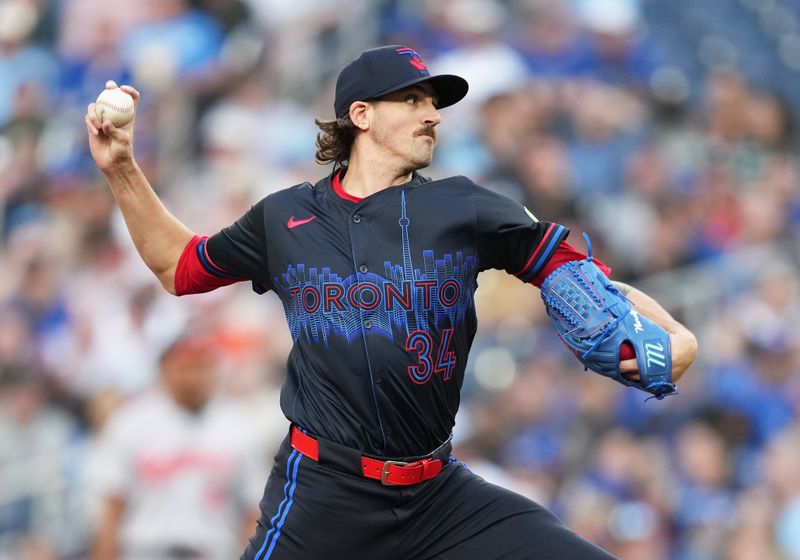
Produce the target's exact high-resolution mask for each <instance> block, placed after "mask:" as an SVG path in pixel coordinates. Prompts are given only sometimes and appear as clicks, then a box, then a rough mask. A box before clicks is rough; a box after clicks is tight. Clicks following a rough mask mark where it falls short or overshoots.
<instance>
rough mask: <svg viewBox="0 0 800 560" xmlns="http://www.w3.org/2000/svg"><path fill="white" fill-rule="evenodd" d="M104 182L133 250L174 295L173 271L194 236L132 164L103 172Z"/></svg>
mask: <svg viewBox="0 0 800 560" xmlns="http://www.w3.org/2000/svg"><path fill="white" fill-rule="evenodd" d="M106 178H107V179H108V183H109V185H110V186H111V192H112V193H113V194H114V198H115V199H116V201H117V205H118V206H119V208H120V211H121V212H122V216H123V217H124V218H125V224H126V225H127V227H128V232H129V233H130V235H131V239H133V243H134V245H135V246H136V250H137V251H138V252H139V255H140V256H141V258H142V260H143V261H144V263H145V264H146V265H147V267H148V268H149V269H150V270H151V271H153V274H155V275H156V276H157V277H158V279H159V281H160V282H161V284H162V286H164V288H165V289H166V290H167V291H168V292H170V293H175V268H176V266H177V264H178V260H179V259H180V256H181V253H182V252H183V249H184V248H185V247H186V244H187V243H189V241H190V240H191V239H192V236H193V235H194V234H193V233H192V231H191V230H190V229H189V228H188V227H186V226H185V225H184V224H183V223H182V222H181V221H180V220H178V219H177V218H176V217H175V216H173V215H172V214H171V213H170V212H169V210H167V208H166V207H165V206H164V204H163V203H162V202H161V201H160V200H159V199H158V197H157V196H156V194H155V192H154V191H153V188H152V187H151V186H150V183H149V181H148V180H147V178H146V177H145V175H144V173H143V172H142V170H141V169H140V168H139V166H138V165H136V162H134V161H131V162H130V163H129V164H124V165H119V166H116V167H115V168H114V169H113V170H108V171H106Z"/></svg>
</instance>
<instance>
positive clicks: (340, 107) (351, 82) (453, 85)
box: [333, 45, 469, 118]
mask: <svg viewBox="0 0 800 560" xmlns="http://www.w3.org/2000/svg"><path fill="white" fill-rule="evenodd" d="M423 82H424V83H427V84H430V85H431V86H432V87H433V91H434V92H436V96H437V97H438V98H439V104H438V107H439V108H440V109H441V108H443V107H448V106H450V105H453V104H454V103H457V102H458V101H461V99H463V98H464V96H465V95H467V90H468V89H469V85H468V84H467V81H466V80H465V79H464V78H462V77H461V76H455V75H452V74H440V75H438V76H431V73H430V72H429V71H428V67H427V66H425V63H424V62H422V59H421V58H420V56H419V54H417V52H416V51H415V50H414V49H410V48H408V47H404V46H402V45H389V46H385V47H378V48H375V49H370V50H368V51H364V52H363V53H361V55H360V56H359V57H358V58H356V59H355V60H354V61H353V62H351V63H350V64H348V65H347V66H345V67H344V68H343V69H342V71H341V72H339V77H338V78H337V80H336V99H335V100H334V102H333V108H334V110H335V111H336V117H337V118H340V117H344V116H345V115H347V114H348V112H349V111H350V105H351V104H352V103H353V102H354V101H367V100H370V99H377V98H379V97H383V96H384V95H387V94H389V93H392V92H393V91H397V90H399V89H403V88H406V87H408V86H413V85H414V84H421V83H423Z"/></svg>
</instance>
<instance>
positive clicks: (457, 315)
mask: <svg viewBox="0 0 800 560" xmlns="http://www.w3.org/2000/svg"><path fill="white" fill-rule="evenodd" d="M397 223H398V225H399V226H400V241H401V249H402V253H403V263H402V265H401V264H394V263H392V262H391V261H390V260H385V261H384V262H383V275H382V276H381V275H378V274H375V273H374V272H367V273H365V274H360V275H359V274H355V273H354V271H353V270H352V269H349V268H348V269H347V270H346V271H345V270H335V269H333V268H332V267H331V266H326V265H324V263H323V264H322V266H307V265H306V264H304V263H298V264H296V265H289V266H288V267H287V269H286V272H283V273H281V274H280V275H278V276H276V277H274V278H273V281H274V284H275V287H276V291H277V293H278V295H280V297H281V300H282V302H283V309H284V312H285V313H286V319H287V321H288V323H289V329H290V331H291V333H292V338H293V339H294V341H295V342H297V341H299V340H304V341H306V342H309V343H315V344H318V343H321V344H324V345H326V346H327V345H328V342H329V341H330V339H331V337H332V336H335V335H338V336H342V337H344V338H345V339H347V340H354V339H355V338H357V337H360V336H361V335H362V332H363V331H364V327H363V325H364V322H365V321H366V320H369V322H370V328H369V330H368V331H367V334H368V335H370V336H371V335H382V336H385V337H386V338H390V339H392V338H394V337H395V335H400V334H401V333H402V334H405V335H408V334H410V333H412V332H414V331H417V330H423V331H426V332H432V331H433V330H436V329H437V328H439V327H449V326H452V325H455V324H456V323H457V322H459V321H461V320H462V319H463V318H464V317H465V316H466V315H467V314H468V313H474V302H473V299H472V297H473V294H474V293H475V288H476V287H477V275H478V272H479V270H480V268H479V266H478V258H477V256H474V255H466V256H465V255H464V254H463V253H462V252H461V251H458V252H456V253H455V255H453V254H450V253H445V254H444V255H441V256H440V257H438V258H437V256H436V255H435V254H434V252H433V251H432V250H430V249H424V250H423V251H422V260H423V263H422V268H414V262H413V260H412V258H411V242H410V237H409V234H408V230H409V227H410V225H411V219H410V218H409V217H408V209H407V206H406V193H405V191H401V195H400V218H399V219H398V221H397ZM340 272H344V273H345V274H344V275H340V274H339V273H340Z"/></svg>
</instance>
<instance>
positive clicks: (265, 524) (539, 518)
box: [242, 438, 614, 560]
mask: <svg viewBox="0 0 800 560" xmlns="http://www.w3.org/2000/svg"><path fill="white" fill-rule="evenodd" d="M357 457H358V456H357V455H356V457H354V458H353V460H354V461H358V458H357ZM343 460H346V459H343V458H342V457H337V458H336V462H335V463H333V464H326V460H325V458H324V457H323V456H322V453H320V462H319V463H318V462H316V461H314V460H313V459H310V458H308V457H306V456H303V455H301V454H300V453H299V452H298V451H296V450H294V449H292V447H291V446H290V444H289V439H288V438H287V439H286V440H285V441H284V442H283V444H282V445H281V448H280V450H279V452H278V454H277V456H276V458H275V465H274V467H273V469H272V473H271V474H270V477H269V480H268V481H267V485H266V489H265V491H264V497H263V499H262V501H261V519H260V520H259V522H258V527H257V531H256V534H255V536H253V538H252V539H251V540H250V544H249V546H248V547H247V550H246V551H245V552H244V554H243V556H242V560H288V559H292V560H297V559H310V560H323V559H326V560H339V559H341V560H358V559H362V558H363V559H365V560H408V559H415V560H426V559H429V560H473V559H474V560H493V559H497V560H500V559H502V560H514V559H530V560H613V559H614V557H613V556H611V555H610V554H608V553H607V552H605V551H603V550H602V549H600V548H598V547H597V546H595V545H593V544H591V543H589V542H588V541H585V540H584V539H582V538H580V537H578V536H577V535H576V534H575V533H573V532H572V531H570V530H569V529H567V528H566V527H565V526H564V525H563V524H562V523H561V522H560V521H559V520H558V519H557V518H556V517H555V516H554V515H553V514H551V513H550V512H548V511H547V510H546V509H544V508H543V507H542V506H540V505H538V504H536V503H535V502H533V501H531V500H529V499H527V498H524V497H522V496H520V495H518V494H515V493H513V492H510V491H508V490H505V489H503V488H500V487H498V486H495V485H492V484H489V483H487V482H486V481H484V480H483V479H482V478H480V477H479V476H477V475H475V474H473V473H472V472H471V471H470V470H469V469H468V468H467V467H466V466H465V465H464V464H463V463H460V462H458V461H455V460H454V459H451V460H450V462H449V463H448V464H447V465H446V466H445V467H444V469H443V470H442V472H441V473H439V475H438V476H437V477H436V478H434V479H432V480H429V481H426V482H422V483H420V484H416V485H413V486H383V485H381V483H380V482H379V481H377V480H372V479H368V478H364V477H362V476H360V475H356V474H351V473H349V472H345V471H343V470H342V469H341V468H340V465H341V463H342V461H343ZM353 472H358V467H357V466H356V467H355V469H354V471H353Z"/></svg>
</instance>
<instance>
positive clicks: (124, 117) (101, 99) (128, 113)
mask: <svg viewBox="0 0 800 560" xmlns="http://www.w3.org/2000/svg"><path fill="white" fill-rule="evenodd" d="M94 112H95V113H96V114H97V118H99V119H100V120H101V121H104V120H105V119H109V120H111V124H113V125H114V126H123V125H125V124H128V123H129V122H131V120H132V119H133V113H134V111H133V97H131V96H130V95H128V94H127V93H125V92H124V91H122V90H121V89H119V88H113V89H104V90H103V91H102V92H101V93H100V95H98V96H97V101H95V104H94Z"/></svg>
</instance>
